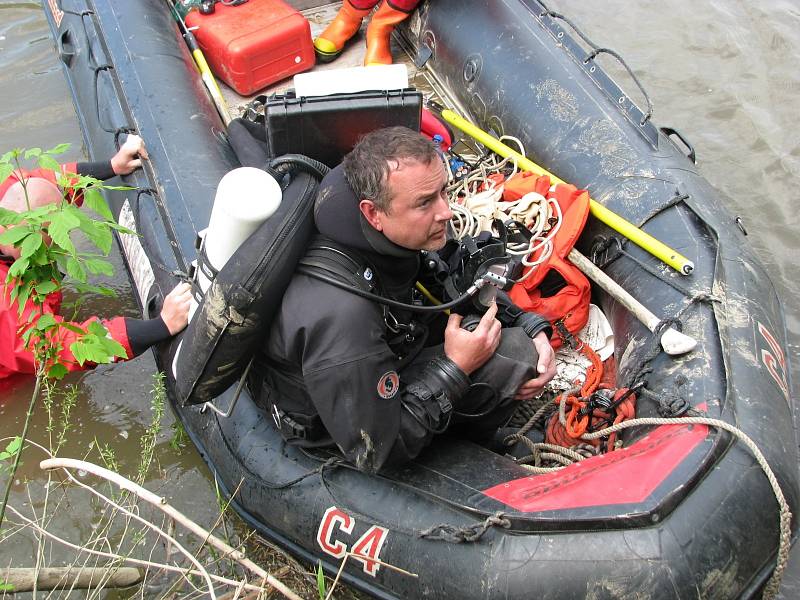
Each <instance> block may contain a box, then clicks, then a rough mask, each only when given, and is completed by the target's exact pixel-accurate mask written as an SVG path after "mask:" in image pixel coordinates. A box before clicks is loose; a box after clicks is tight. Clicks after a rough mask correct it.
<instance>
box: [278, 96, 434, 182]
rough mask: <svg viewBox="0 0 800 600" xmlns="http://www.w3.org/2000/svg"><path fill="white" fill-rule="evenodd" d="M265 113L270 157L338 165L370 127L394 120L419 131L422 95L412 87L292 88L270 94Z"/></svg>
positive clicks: (376, 127)
mask: <svg viewBox="0 0 800 600" xmlns="http://www.w3.org/2000/svg"><path fill="white" fill-rule="evenodd" d="M264 113H265V119H264V121H265V126H266V132H267V151H268V153H269V155H270V156H271V157H276V156H281V155H283V154H295V153H297V154H305V155H306V156H309V157H311V158H314V159H316V160H319V161H321V162H323V163H325V164H326V165H328V166H330V167H334V166H336V165H337V164H339V162H341V160H342V157H343V156H344V155H345V154H347V153H348V152H349V151H350V150H352V148H353V146H355V144H356V142H357V141H358V138H359V137H361V136H362V135H364V134H366V133H369V132H370V131H373V130H375V129H380V128H381V127H389V126H392V125H403V126H405V127H408V128H410V129H413V130H414V131H419V124H420V118H421V114H422V94H421V93H420V92H418V91H417V90H415V89H413V88H407V89H402V90H388V91H385V90H384V91H366V92H357V93H353V94H331V95H329V96H313V97H300V98H297V97H295V96H294V95H293V94H291V93H290V94H286V95H275V96H271V97H269V98H267V99H266V101H265V106H264Z"/></svg>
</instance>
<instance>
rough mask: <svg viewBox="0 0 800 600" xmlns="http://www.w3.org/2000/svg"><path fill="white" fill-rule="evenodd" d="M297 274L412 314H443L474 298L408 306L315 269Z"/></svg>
mask: <svg viewBox="0 0 800 600" xmlns="http://www.w3.org/2000/svg"><path fill="white" fill-rule="evenodd" d="M297 272H298V273H302V274H303V275H308V276H309V277H313V278H314V279H318V280H320V281H324V282H325V283H329V284H331V285H332V286H334V287H338V288H339V289H342V290H345V291H346V292H350V293H351V294H355V295H356V296H361V297H362V298H366V299H367V300H372V301H373V302H377V303H378V304H385V305H386V306H391V307H393V308H400V309H403V310H409V311H411V312H419V313H434V312H441V311H443V310H447V309H449V308H454V307H456V306H458V305H459V304H461V303H462V302H463V301H464V300H466V299H467V298H469V297H471V296H472V294H470V293H469V292H467V293H464V294H462V295H461V296H459V297H458V298H456V299H455V300H451V301H450V302H447V303H446V304H437V305H436V306H417V305H416V304H406V303H405V302H398V301H397V300H392V299H390V298H384V297H383V296H378V295H377V294H373V293H371V292H367V291H365V290H362V289H359V288H357V287H354V286H352V285H350V284H348V283H345V282H344V281H340V280H338V279H336V278H334V277H329V276H327V275H323V274H322V273H320V272H319V271H316V270H314V269H308V268H304V267H300V268H298V269H297Z"/></svg>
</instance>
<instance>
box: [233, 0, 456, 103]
mask: <svg viewBox="0 0 800 600" xmlns="http://www.w3.org/2000/svg"><path fill="white" fill-rule="evenodd" d="M341 4H342V3H341V2H333V3H330V4H325V5H322V6H318V7H314V8H307V9H305V10H302V11H301V13H302V14H303V16H304V17H306V19H308V22H309V24H310V25H311V38H312V39H314V38H316V37H317V36H318V35H319V34H321V33H322V32H323V30H324V29H325V28H326V27H327V26H328V24H329V23H330V22H331V21H333V19H334V17H335V16H336V13H337V12H338V11H339V7H340V6H341ZM415 17H416V13H415V14H414V15H412V17H411V18H412V19H414V18H415ZM368 22H369V19H364V22H363V23H362V24H361V28H360V29H359V31H358V33H356V35H355V36H354V37H353V38H352V39H351V40H350V41H349V42H348V43H347V44H346V45H345V48H344V50H343V51H342V54H340V55H339V56H338V57H337V58H336V60H334V61H332V62H329V63H320V62H318V63H317V64H316V65H315V66H314V68H313V69H311V72H316V71H329V70H333V69H346V68H350V67H360V66H362V65H363V63H364V55H365V54H366V30H367V23H368ZM392 56H393V57H394V61H395V63H402V64H405V65H406V67H407V68H408V80H409V85H411V86H412V87H415V88H416V89H418V90H419V91H421V92H422V94H423V96H424V97H425V98H426V99H430V100H435V101H436V102H438V103H439V104H442V105H444V106H447V107H448V108H456V106H455V104H454V103H453V102H452V101H451V100H450V99H449V97H448V95H447V94H446V92H445V91H444V89H443V88H442V87H441V86H440V85H438V84H437V82H436V80H435V79H434V78H433V75H432V73H431V72H430V71H428V70H427V69H424V68H423V69H420V68H418V67H417V66H416V65H415V64H414V59H413V57H412V56H411V55H410V54H409V52H408V51H407V50H406V48H405V47H404V46H403V45H402V44H401V40H400V38H399V36H398V35H397V34H395V35H393V36H392ZM218 82H219V86H220V89H221V90H222V95H223V97H224V98H225V101H226V102H227V104H228V108H229V110H230V114H231V116H232V117H234V118H236V117H240V116H242V115H243V114H244V113H245V111H246V108H247V105H248V104H249V103H250V102H251V101H252V100H253V99H254V98H256V97H257V96H262V95H267V96H269V95H271V94H283V93H285V92H286V91H287V90H289V89H290V88H292V87H294V83H293V79H292V78H287V79H283V80H281V81H279V82H277V83H275V84H273V85H271V86H269V87H266V88H264V89H263V90H261V91H259V92H257V93H255V94H253V95H251V96H241V95H239V94H238V93H237V92H236V91H235V90H233V89H231V88H230V87H228V86H227V85H226V84H225V83H224V82H223V81H221V80H218Z"/></svg>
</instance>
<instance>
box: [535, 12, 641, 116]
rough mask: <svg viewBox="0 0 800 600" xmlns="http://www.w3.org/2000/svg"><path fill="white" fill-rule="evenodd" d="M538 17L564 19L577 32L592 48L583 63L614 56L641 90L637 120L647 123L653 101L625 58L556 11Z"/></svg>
mask: <svg viewBox="0 0 800 600" xmlns="http://www.w3.org/2000/svg"><path fill="white" fill-rule="evenodd" d="M542 6H544V5H542ZM539 17H540V18H541V17H551V18H553V19H560V20H562V21H564V22H565V23H566V24H567V25H569V26H570V27H571V28H572V30H573V31H574V32H575V33H577V34H578V36H579V37H580V38H581V39H582V40H583V41H584V42H586V44H588V45H589V46H590V47H591V48H592V51H591V52H590V53H589V54H587V55H586V56H585V57H584V59H583V64H588V63H589V61H590V60H593V59H594V58H595V57H596V56H597V55H598V54H601V53H605V54H610V55H611V56H613V57H614V58H616V59H617V60H618V61H619V62H620V64H621V65H622V66H623V67H624V68H625V70H626V71H627V72H628V75H630V76H631V79H633V82H634V83H635V84H636V87H638V88H639V91H641V92H642V95H643V96H644V99H645V102H647V112H646V113H645V114H644V115H643V116H642V120H641V121H640V122H639V125H640V126H641V125H644V124H645V123H647V121H649V120H650V118H651V117H652V116H653V103H652V102H651V100H650V96H649V94H648V93H647V91H646V90H645V89H644V86H643V85H642V83H641V82H640V81H639V78H638V77H636V75H635V74H634V73H633V70H632V69H631V68H630V67H629V66H628V63H626V62H625V59H623V58H622V56H620V55H619V53H617V52H615V51H614V50H611V49H610V48H601V47H600V46H598V45H597V44H595V43H594V42H593V41H592V40H591V39H589V37H588V36H587V35H586V34H585V33H583V31H581V30H580V28H579V27H578V26H577V25H575V23H574V22H573V21H571V20H570V19H568V18H567V17H565V16H564V15H562V14H561V13H557V12H555V11H552V10H545V11H544V12H542V13H540V15H539Z"/></svg>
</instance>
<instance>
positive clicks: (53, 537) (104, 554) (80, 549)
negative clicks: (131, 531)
mask: <svg viewBox="0 0 800 600" xmlns="http://www.w3.org/2000/svg"><path fill="white" fill-rule="evenodd" d="M8 510H10V511H11V512H12V513H14V514H15V515H16V516H17V518H19V519H22V520H23V521H24V522H25V523H27V527H31V528H33V529H35V530H36V531H38V532H39V533H41V534H42V535H43V536H45V537H48V538H50V539H51V540H53V541H55V542H58V543H59V544H62V545H63V546H66V547H67V548H72V549H73V550H76V551H78V552H85V553H87V554H91V555H93V556H101V557H103V558H109V559H112V560H121V561H124V562H128V563H131V564H134V565H140V566H142V567H152V568H154V569H156V568H157V569H162V570H164V571H171V572H173V573H180V574H181V575H202V573H200V571H196V570H194V569H187V568H186V567H175V566H173V565H167V564H164V563H157V562H153V561H150V560H141V559H139V558H131V557H130V556H120V555H119V554H113V553H111V552H102V551H100V550H91V549H89V548H86V547H84V546H78V545H77V544H73V543H72V542H69V541H67V540H65V539H63V538H60V537H58V536H57V535H55V534H53V533H50V532H49V531H47V530H46V529H43V528H42V527H41V526H40V525H39V524H38V523H36V522H35V521H33V520H32V519H29V518H28V517H26V516H25V515H23V514H22V513H21V512H19V511H18V510H17V509H16V508H14V507H13V506H12V505H11V504H9V505H8ZM208 576H209V577H211V579H213V580H214V581H216V582H218V583H224V584H225V585H231V586H238V585H239V584H240V583H241V582H239V581H236V580H233V579H228V578H227V577H221V576H220V575H214V574H213V573H209V574H208ZM244 587H245V589H247V590H252V591H254V592H258V591H261V592H264V591H268V590H267V589H266V588H264V587H259V586H257V585H253V584H250V583H247V584H245V586H244Z"/></svg>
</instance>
